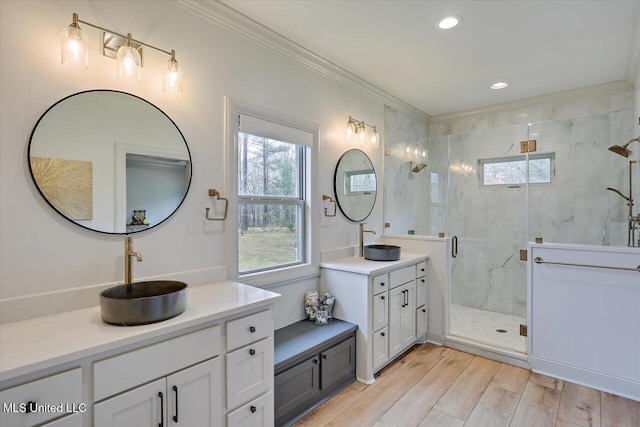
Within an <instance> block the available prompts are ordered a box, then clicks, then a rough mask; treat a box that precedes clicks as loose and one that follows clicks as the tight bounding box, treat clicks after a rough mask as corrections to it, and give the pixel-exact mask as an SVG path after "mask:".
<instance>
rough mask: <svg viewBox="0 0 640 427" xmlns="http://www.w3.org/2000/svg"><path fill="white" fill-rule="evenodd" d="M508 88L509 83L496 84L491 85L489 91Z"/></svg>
mask: <svg viewBox="0 0 640 427" xmlns="http://www.w3.org/2000/svg"><path fill="white" fill-rule="evenodd" d="M507 86H509V83H506V82H496V83H494V84H492V85H491V89H495V90H498V89H504V88H505V87H507Z"/></svg>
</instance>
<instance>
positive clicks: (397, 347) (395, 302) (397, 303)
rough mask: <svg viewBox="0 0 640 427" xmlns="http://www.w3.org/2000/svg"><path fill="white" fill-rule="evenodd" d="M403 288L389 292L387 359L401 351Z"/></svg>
mask: <svg viewBox="0 0 640 427" xmlns="http://www.w3.org/2000/svg"><path fill="white" fill-rule="evenodd" d="M404 291H405V289H404V286H401V287H399V288H395V289H392V290H391V291H389V357H390V358H392V357H394V356H395V355H397V354H398V353H400V351H401V350H402V346H403V339H402V311H403V310H404V303H405V293H404Z"/></svg>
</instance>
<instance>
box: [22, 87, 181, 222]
mask: <svg viewBox="0 0 640 427" xmlns="http://www.w3.org/2000/svg"><path fill="white" fill-rule="evenodd" d="M28 156H29V168H30V171H31V176H32V178H33V181H34V182H35V184H36V187H37V188H38V190H39V191H40V193H41V194H42V196H43V197H44V198H45V200H46V201H47V202H49V204H50V205H51V206H52V207H53V208H54V209H55V210H56V211H57V212H58V213H60V214H61V215H62V216H64V217H65V218H67V219H68V220H70V221H72V222H74V223H75V224H78V225H80V226H82V227H84V228H88V229H90V230H94V231H99V232H101V233H110V234H129V233H136V232H139V231H144V230H147V229H149V228H151V227H154V226H156V225H158V224H160V223H161V222H163V221H164V220H166V219H167V218H168V217H170V216H171V215H172V214H173V213H174V212H175V211H176V210H177V209H178V207H179V206H180V205H181V204H182V202H183V200H184V198H185V197H186V195H187V191H188V190H189V185H190V184H191V154H190V153H189V148H188V147H187V143H186V141H185V139H184V137H183V135H182V133H181V132H180V129H178V127H177V126H176V124H175V123H174V122H173V121H172V120H171V119H170V118H169V117H168V116H167V115H166V114H165V113H164V112H162V111H161V110H160V109H159V108H158V107H156V106H155V105H153V104H151V103H149V102H147V101H145V100H144V99H142V98H139V97H137V96H134V95H130V94H127V93H123V92H116V91H110V90H92V91H87V92H80V93H76V94H74V95H70V96H68V97H66V98H64V99H62V100H60V101H58V102H57V103H55V104H54V105H52V106H51V107H50V108H49V109H48V110H47V111H46V112H45V113H44V114H43V115H42V117H40V120H38V122H37V123H36V126H35V127H34V129H33V132H32V133H31V141H30V142H29V154H28Z"/></svg>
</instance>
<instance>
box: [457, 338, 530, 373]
mask: <svg viewBox="0 0 640 427" xmlns="http://www.w3.org/2000/svg"><path fill="white" fill-rule="evenodd" d="M444 345H445V347H451V348H453V349H455V350H460V351H464V352H466V353H470V354H475V355H476V356H481V357H486V358H487V359H491V360H495V361H497V362H502V363H507V364H509V365H513V366H517V367H519V368H523V369H531V365H530V364H529V362H528V361H527V356H526V355H524V354H520V353H515V352H512V351H508V350H502V349H499V348H493V347H490V346H486V345H483V344H477V343H472V342H467V341H465V340H462V339H458V338H452V337H447V338H446V340H445V342H444Z"/></svg>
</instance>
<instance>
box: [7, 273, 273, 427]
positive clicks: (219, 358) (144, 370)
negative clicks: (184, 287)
mask: <svg viewBox="0 0 640 427" xmlns="http://www.w3.org/2000/svg"><path fill="white" fill-rule="evenodd" d="M279 297H280V296H279V295H278V294H275V293H273V292H269V291H266V290H262V289H257V288H252V287H250V286H246V285H242V284H239V283H235V282H230V281H225V282H219V283H217V284H213V285H205V286H202V287H198V288H194V289H193V290H190V292H189V303H188V306H187V310H186V311H185V312H184V313H183V314H181V315H180V316H177V317H175V318H173V319H170V320H167V321H165V322H159V323H156V324H151V325H141V326H135V327H119V326H112V325H107V324H103V323H100V322H99V321H98V322H96V320H95V319H96V318H99V315H100V314H99V308H95V307H94V308H90V309H82V310H77V311H74V312H67V313H61V314H59V315H55V316H48V317H46V318H38V319H32V320H29V321H24V322H18V323H16V324H5V325H0V357H1V360H2V362H1V363H0V365H1V366H2V370H1V371H0V403H1V404H2V405H3V408H5V407H6V408H9V407H10V406H5V405H11V404H12V403H14V404H16V405H19V404H21V403H27V402H33V404H40V405H41V404H60V403H62V404H64V405H65V409H67V407H69V409H67V410H66V411H65V412H63V413H60V412H51V411H50V412H44V411H40V412H35V413H24V412H25V411H21V410H19V408H17V410H16V411H3V412H2V413H0V425H2V426H3V427H4V426H5V425H7V426H16V427H22V426H32V425H38V426H51V427H80V426H85V427H91V426H95V427H103V426H109V427H113V426H123V427H129V426H135V427H145V426H149V427H158V426H162V427H167V426H176V427H181V426H182V427H191V426H193V427H218V426H224V425H227V426H236V425H251V426H261V425H265V426H270V425H273V422H274V418H273V413H274V408H273V382H274V379H273V358H274V355H273V352H274V349H273V339H274V338H273V336H274V331H273V318H272V309H271V308H272V304H273V303H274V302H275V301H277V300H278V299H279ZM52 342H56V344H57V345H55V346H51V343H52ZM236 356H238V357H236ZM225 402H226V404H225ZM73 404H75V405H78V404H82V405H86V406H84V408H86V411H85V412H81V413H75V412H74V411H72V409H73V407H72V406H71V405H73ZM76 408H77V406H76ZM47 423H48V424H47Z"/></svg>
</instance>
